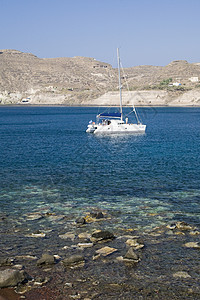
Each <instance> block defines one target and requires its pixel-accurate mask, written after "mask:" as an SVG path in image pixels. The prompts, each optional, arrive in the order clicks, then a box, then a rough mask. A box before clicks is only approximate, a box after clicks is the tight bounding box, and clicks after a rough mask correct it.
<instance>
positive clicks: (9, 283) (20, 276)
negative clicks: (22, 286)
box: [0, 269, 28, 288]
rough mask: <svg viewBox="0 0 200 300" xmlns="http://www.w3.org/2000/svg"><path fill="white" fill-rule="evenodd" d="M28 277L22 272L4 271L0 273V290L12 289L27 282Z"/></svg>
mask: <svg viewBox="0 0 200 300" xmlns="http://www.w3.org/2000/svg"><path fill="white" fill-rule="evenodd" d="M27 278H28V276H27V274H26V273H25V272H24V271H19V270H13V269H6V270H4V271H0V288H5V287H13V286H16V285H18V284H19V283H22V282H24V281H25V280H27Z"/></svg>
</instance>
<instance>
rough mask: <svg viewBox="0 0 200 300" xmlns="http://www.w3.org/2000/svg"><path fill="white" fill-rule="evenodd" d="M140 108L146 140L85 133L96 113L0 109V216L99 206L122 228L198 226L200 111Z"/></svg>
mask: <svg viewBox="0 0 200 300" xmlns="http://www.w3.org/2000/svg"><path fill="white" fill-rule="evenodd" d="M125 111H126V112H129V109H126V110H125ZM138 111H139V113H140V116H141V117H142V119H143V122H144V123H145V124H147V132H146V134H145V135H139V136H134V135H125V136H122V135H121V136H118V135H115V136H107V137H106V136H94V135H91V134H87V133H85V130H86V127H87V124H88V121H89V120H90V119H93V120H94V119H95V115H96V113H97V109H96V108H69V107H1V108H0V154H1V159H0V186H1V189H0V209H1V213H2V214H6V215H8V216H11V217H12V218H13V219H15V220H17V219H19V220H20V219H23V217H24V215H26V214H27V213H30V212H34V211H35V212H38V211H44V212H45V210H46V211H48V210H50V211H52V212H55V213H56V214H65V215H66V216H70V215H71V216H74V217H77V216H78V215H81V213H82V212H83V211H86V210H87V209H88V210H90V208H95V207H97V208H100V209H104V210H109V211H110V212H112V213H113V214H115V215H120V220H121V225H120V226H124V227H130V226H134V227H136V228H138V229H140V228H142V229H144V228H145V229H147V230H148V228H149V229H150V228H152V227H155V226H160V225H162V224H165V223H166V222H170V221H172V220H181V221H186V222H189V223H192V224H194V225H198V226H199V224H200V154H199V141H200V108H139V109H138Z"/></svg>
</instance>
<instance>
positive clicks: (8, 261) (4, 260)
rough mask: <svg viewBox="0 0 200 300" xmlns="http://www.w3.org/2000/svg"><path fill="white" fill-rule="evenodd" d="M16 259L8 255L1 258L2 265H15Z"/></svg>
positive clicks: (0, 264)
mask: <svg viewBox="0 0 200 300" xmlns="http://www.w3.org/2000/svg"><path fill="white" fill-rule="evenodd" d="M13 262H14V259H12V258H9V257H6V258H0V267H3V266H11V265H13Z"/></svg>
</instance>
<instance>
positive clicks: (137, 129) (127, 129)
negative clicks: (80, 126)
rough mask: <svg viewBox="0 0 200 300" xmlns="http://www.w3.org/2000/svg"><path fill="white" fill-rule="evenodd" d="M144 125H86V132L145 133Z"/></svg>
mask: <svg viewBox="0 0 200 300" xmlns="http://www.w3.org/2000/svg"><path fill="white" fill-rule="evenodd" d="M145 130H146V125H143V124H120V125H118V124H110V125H102V124H99V125H96V124H95V125H88V129H87V130H86V132H88V133H94V134H114V133H122V134H126V133H128V134H133V133H137V134H138V133H145Z"/></svg>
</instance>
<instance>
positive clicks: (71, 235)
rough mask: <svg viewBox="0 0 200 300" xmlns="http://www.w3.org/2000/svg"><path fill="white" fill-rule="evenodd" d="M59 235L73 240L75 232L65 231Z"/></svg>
mask: <svg viewBox="0 0 200 300" xmlns="http://www.w3.org/2000/svg"><path fill="white" fill-rule="evenodd" d="M59 237H60V238H61V239H64V240H68V239H70V240H72V241H74V239H75V234H74V233H73V232H66V233H65V234H60V235H59Z"/></svg>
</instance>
